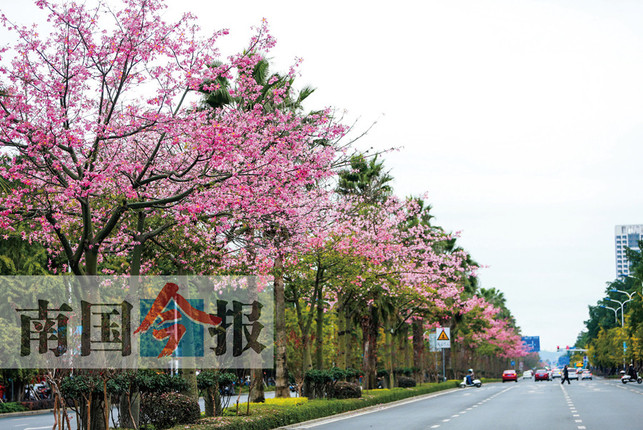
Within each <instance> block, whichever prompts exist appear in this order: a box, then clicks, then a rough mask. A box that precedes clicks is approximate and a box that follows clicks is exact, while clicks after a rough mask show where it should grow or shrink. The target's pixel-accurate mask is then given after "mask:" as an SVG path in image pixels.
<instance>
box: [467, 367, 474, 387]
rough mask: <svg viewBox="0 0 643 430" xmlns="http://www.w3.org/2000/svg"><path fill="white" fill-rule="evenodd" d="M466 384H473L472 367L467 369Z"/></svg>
mask: <svg viewBox="0 0 643 430" xmlns="http://www.w3.org/2000/svg"><path fill="white" fill-rule="evenodd" d="M466 380H467V385H473V369H469V373H468V374H467V376H466Z"/></svg>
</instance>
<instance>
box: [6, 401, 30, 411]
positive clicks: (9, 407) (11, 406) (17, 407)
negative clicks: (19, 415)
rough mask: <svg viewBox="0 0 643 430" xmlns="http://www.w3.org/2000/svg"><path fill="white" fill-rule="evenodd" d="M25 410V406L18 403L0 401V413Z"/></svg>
mask: <svg viewBox="0 0 643 430" xmlns="http://www.w3.org/2000/svg"><path fill="white" fill-rule="evenodd" d="M26 410H27V408H25V407H24V406H23V405H21V404H20V403H16V402H12V403H9V402H8V403H0V414H6V413H9V412H22V411H26Z"/></svg>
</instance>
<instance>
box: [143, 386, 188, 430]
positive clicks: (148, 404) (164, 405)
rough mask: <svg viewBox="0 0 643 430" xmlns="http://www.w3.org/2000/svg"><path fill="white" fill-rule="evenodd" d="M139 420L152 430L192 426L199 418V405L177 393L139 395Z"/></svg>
mask: <svg viewBox="0 0 643 430" xmlns="http://www.w3.org/2000/svg"><path fill="white" fill-rule="evenodd" d="M141 418H142V421H143V423H145V424H152V425H154V428H156V429H158V430H160V429H167V428H170V427H173V426H175V425H177V424H193V423H195V422H196V421H197V420H198V419H199V418H201V410H200V408H199V404H198V403H197V402H196V401H195V400H193V399H192V398H190V397H188V396H185V395H183V394H179V393H164V394H154V393H145V394H143V395H141Z"/></svg>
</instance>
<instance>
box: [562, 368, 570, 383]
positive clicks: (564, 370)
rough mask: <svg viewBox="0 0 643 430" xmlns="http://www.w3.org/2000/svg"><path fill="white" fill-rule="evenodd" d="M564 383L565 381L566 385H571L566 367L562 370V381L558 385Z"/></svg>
mask: <svg viewBox="0 0 643 430" xmlns="http://www.w3.org/2000/svg"><path fill="white" fill-rule="evenodd" d="M565 381H567V383H568V384H571V382H569V370H568V369H567V365H565V367H564V368H563V380H562V381H560V383H561V384H564V383H565Z"/></svg>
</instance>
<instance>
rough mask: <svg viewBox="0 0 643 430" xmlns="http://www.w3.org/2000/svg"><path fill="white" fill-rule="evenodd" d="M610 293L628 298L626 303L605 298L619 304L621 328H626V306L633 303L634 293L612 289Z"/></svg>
mask: <svg viewBox="0 0 643 430" xmlns="http://www.w3.org/2000/svg"><path fill="white" fill-rule="evenodd" d="M610 292H612V293H623V294H625V295H626V296H627V300H625V301H624V302H621V301H620V300H616V299H612V298H610V297H606V298H605V300H609V301H612V302H616V303H618V304H619V305H620V306H619V308H620V309H621V327H624V326H625V318H624V316H625V304H626V303H627V302H630V301H632V297H633V296H634V293H628V292H627V291H623V290H618V289H616V288H612V289H611V290H610ZM623 369H625V341H624V342H623Z"/></svg>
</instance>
